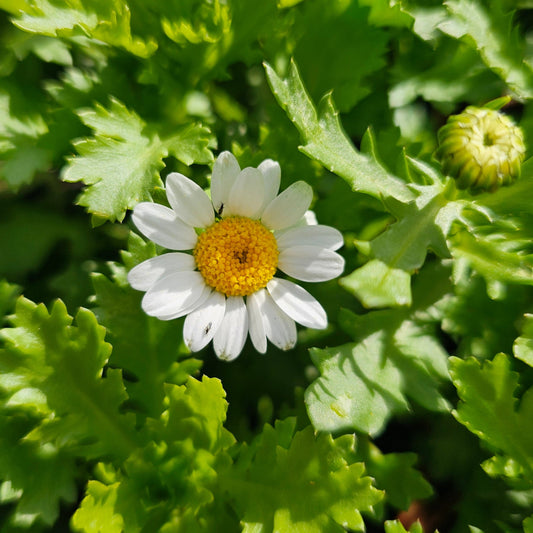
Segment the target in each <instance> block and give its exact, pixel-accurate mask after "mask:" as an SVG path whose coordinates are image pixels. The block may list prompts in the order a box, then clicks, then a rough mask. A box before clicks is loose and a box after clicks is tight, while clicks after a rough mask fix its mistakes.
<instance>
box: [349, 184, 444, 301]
mask: <svg viewBox="0 0 533 533" xmlns="http://www.w3.org/2000/svg"><path fill="white" fill-rule="evenodd" d="M428 189H429V190H427V191H425V194H422V195H420V196H419V197H418V198H417V200H416V201H414V202H412V203H409V204H401V203H390V204H389V207H390V209H391V211H392V212H393V214H394V216H395V217H396V218H397V221H396V222H395V223H394V224H392V225H390V226H389V227H388V228H387V229H386V230H385V231H383V233H381V234H380V235H378V236H377V237H376V238H375V239H373V240H372V241H370V242H368V243H364V242H359V243H357V244H358V246H359V247H360V248H362V249H364V251H365V253H367V254H370V255H371V256H372V257H374V258H375V259H373V260H371V261H369V262H368V263H367V264H366V265H364V266H363V267H361V268H358V269H357V270H355V271H354V272H352V273H351V274H350V275H348V276H346V277H344V278H342V280H341V285H342V286H343V287H344V288H345V289H347V290H348V291H349V292H351V293H352V294H354V296H356V297H357V298H359V300H360V301H361V303H362V304H363V305H364V306H365V307H385V306H402V305H410V304H411V288H410V277H411V276H410V275H411V274H413V273H414V272H415V270H417V269H419V268H420V267H421V266H422V265H423V264H424V261H425V259H426V254H427V250H428V248H429V249H431V250H433V251H434V252H436V253H437V255H439V256H440V257H449V251H448V246H447V243H446V239H445V235H446V233H447V229H448V227H449V221H448V215H447V214H446V212H447V211H449V210H450V208H452V207H453V203H452V202H448V201H447V199H446V197H445V195H444V194H443V193H440V192H435V189H436V190H437V191H438V190H439V187H438V186H435V187H432V188H429V187H428ZM432 189H433V190H432Z"/></svg>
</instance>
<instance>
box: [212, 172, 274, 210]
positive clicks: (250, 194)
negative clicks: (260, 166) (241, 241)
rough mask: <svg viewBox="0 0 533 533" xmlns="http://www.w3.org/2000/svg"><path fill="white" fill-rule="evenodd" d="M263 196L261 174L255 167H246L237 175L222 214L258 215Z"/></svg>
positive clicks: (263, 187) (263, 188)
mask: <svg viewBox="0 0 533 533" xmlns="http://www.w3.org/2000/svg"><path fill="white" fill-rule="evenodd" d="M264 197H265V185H264V179H263V174H261V172H259V170H257V169H256V168H252V167H247V168H245V169H244V170H241V172H240V174H239V175H238V176H237V179H236V180H235V183H234V184H233V187H232V188H231V192H230V195H229V198H228V202H227V204H226V206H225V207H224V212H223V215H222V216H229V215H239V216H242V217H249V218H255V217H256V216H257V217H258V216H259V215H260V214H261V207H262V206H263V199H264Z"/></svg>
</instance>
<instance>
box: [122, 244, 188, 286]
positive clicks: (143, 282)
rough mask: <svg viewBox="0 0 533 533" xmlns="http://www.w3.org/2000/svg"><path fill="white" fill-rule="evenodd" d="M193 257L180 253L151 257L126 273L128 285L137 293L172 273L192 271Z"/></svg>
mask: <svg viewBox="0 0 533 533" xmlns="http://www.w3.org/2000/svg"><path fill="white" fill-rule="evenodd" d="M195 268H196V263H195V261H194V257H193V256H192V255H189V254H183V253H180V252H171V253H168V254H163V255H158V256H157V257H152V258H150V259H147V260H146V261H143V262H142V263H139V264H138V265H136V266H134V267H133V268H132V269H131V270H130V271H129V272H128V282H129V284H130V285H131V286H132V287H133V288H134V289H137V290H138V291H147V290H148V289H149V288H150V287H151V286H152V285H153V284H154V283H155V282H156V281H157V280H159V279H161V278H162V277H164V276H166V275H167V274H171V273H172V272H183V271H185V270H191V271H192V270H194V269H195Z"/></svg>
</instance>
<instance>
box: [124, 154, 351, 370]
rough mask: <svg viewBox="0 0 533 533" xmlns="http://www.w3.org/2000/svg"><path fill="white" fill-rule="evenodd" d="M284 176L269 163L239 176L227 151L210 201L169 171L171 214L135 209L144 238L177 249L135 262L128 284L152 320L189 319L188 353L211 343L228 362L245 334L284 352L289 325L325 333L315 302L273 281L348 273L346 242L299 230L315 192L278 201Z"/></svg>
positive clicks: (294, 188) (292, 190) (300, 188)
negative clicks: (281, 275)
mask: <svg viewBox="0 0 533 533" xmlns="http://www.w3.org/2000/svg"><path fill="white" fill-rule="evenodd" d="M280 174H281V171H280V166H279V164H278V163H276V162H275V161H272V160H270V159H267V160H265V161H263V162H262V163H261V164H260V165H259V167H257V168H251V167H248V168H245V169H243V170H241V169H240V167H239V164H238V163H237V160H236V159H235V157H234V156H233V155H232V154H231V153H230V152H223V153H221V154H220V155H219V156H218V158H217V159H216V161H215V164H214V166H213V173H212V178H211V199H210V198H209V197H208V196H207V194H206V193H205V192H204V191H203V190H202V188H201V187H199V186H198V185H197V184H196V183H195V182H193V181H192V180H190V179H189V178H187V177H185V176H183V175H182V174H178V173H172V174H169V175H168V177H167V180H166V190H167V198H168V201H169V203H170V205H171V208H168V207H165V206H163V205H159V204H155V203H151V202H142V203H140V204H138V205H137V206H135V209H134V210H133V222H134V223H135V225H136V226H137V228H138V229H139V231H141V233H143V234H144V235H145V236H146V237H148V239H150V240H151V241H153V242H155V243H156V244H159V245H160V246H163V247H165V248H167V249H169V250H180V251H173V252H168V253H165V254H163V255H160V256H157V257H153V258H151V259H148V260H146V261H144V262H142V263H140V264H139V265H137V266H135V267H134V268H132V269H131V271H130V272H129V274H128V281H129V283H130V284H131V286H132V287H133V288H134V289H137V290H140V291H146V294H145V295H144V297H143V300H142V307H143V309H144V311H145V312H146V313H147V314H148V315H150V316H155V317H157V318H159V319H161V320H172V319H174V318H178V317H182V316H185V315H186V319H185V324H184V327H183V338H184V340H185V343H186V344H187V346H188V347H189V349H190V350H191V351H193V352H195V351H198V350H201V349H202V348H204V347H205V346H206V345H207V344H208V343H209V342H211V341H213V347H214V350H215V353H216V354H217V356H218V357H219V358H220V359H224V360H227V361H230V360H232V359H235V358H236V357H237V356H238V355H239V354H240V352H241V350H242V348H243V346H244V343H245V341H246V337H247V336H248V335H250V339H251V341H252V343H253V345H254V347H255V349H256V350H257V351H258V352H260V353H265V352H266V349H267V339H268V340H270V342H272V344H274V345H275V346H277V347H278V348H280V349H282V350H288V349H290V348H292V347H293V346H294V345H295V344H296V325H295V322H298V323H299V324H302V325H303V326H306V327H308V328H315V329H324V328H325V327H326V326H327V317H326V313H325V311H324V309H323V308H322V306H321V305H320V304H319V303H318V302H317V300H315V298H313V296H311V295H310V294H309V293H308V292H307V291H306V290H305V289H303V288H302V287H300V286H299V285H297V284H295V283H293V282H292V281H289V280H286V279H281V278H279V277H277V276H276V275H275V274H276V272H277V270H281V271H282V272H284V273H285V274H287V275H288V276H290V277H292V278H295V279H297V280H301V281H312V282H317V281H326V280H330V279H333V278H336V277H337V276H339V275H340V274H341V273H342V271H343V269H344V259H343V258H342V257H341V256H340V255H339V254H337V253H336V252H335V250H337V249H338V248H340V247H341V246H342V244H343V240H342V235H341V233H340V232H339V231H337V230H336V229H334V228H331V227H329V226H323V225H318V224H314V225H305V218H306V212H307V210H308V208H309V204H310V203H311V199H312V196H313V192H312V189H311V187H310V186H309V185H308V184H307V183H305V182H303V181H298V182H296V183H293V184H292V185H291V186H290V187H289V188H287V189H286V190H285V191H283V192H282V193H281V194H279V195H278V190H279V185H280ZM302 222H303V225H302ZM183 250H192V254H191V253H183V252H182V251H183Z"/></svg>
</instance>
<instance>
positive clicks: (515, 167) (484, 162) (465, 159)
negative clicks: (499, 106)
mask: <svg viewBox="0 0 533 533" xmlns="http://www.w3.org/2000/svg"><path fill="white" fill-rule="evenodd" d="M438 137H439V148H438V150H437V153H436V155H437V157H438V158H439V159H440V161H441V163H442V169H443V172H444V173H445V174H447V175H448V176H451V177H452V178H454V179H455V180H456V185H457V187H458V188H459V189H470V190H471V191H490V192H494V191H495V190H496V189H498V188H499V187H501V186H502V185H510V184H511V183H513V182H514V181H515V180H516V179H517V178H518V177H519V175H520V165H521V163H522V161H523V159H524V154H525V146H524V138H523V135H522V130H521V129H520V128H519V127H518V126H515V124H514V123H513V122H512V121H511V119H510V118H509V117H507V116H506V115H503V114H502V113H500V112H498V111H494V110H493V109H488V108H482V107H473V106H469V107H467V108H466V109H465V110H464V111H463V112H462V113H460V114H459V115H452V116H451V117H450V118H449V119H448V122H447V123H446V124H445V125H444V126H443V127H442V128H441V129H440V130H439V133H438Z"/></svg>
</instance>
